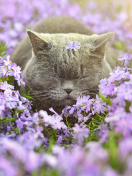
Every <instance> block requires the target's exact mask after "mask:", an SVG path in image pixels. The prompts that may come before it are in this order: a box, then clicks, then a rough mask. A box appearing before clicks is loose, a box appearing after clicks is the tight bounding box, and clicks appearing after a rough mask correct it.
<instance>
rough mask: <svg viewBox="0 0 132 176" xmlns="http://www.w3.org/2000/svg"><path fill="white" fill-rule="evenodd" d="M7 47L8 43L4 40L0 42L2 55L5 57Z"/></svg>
mask: <svg viewBox="0 0 132 176" xmlns="http://www.w3.org/2000/svg"><path fill="white" fill-rule="evenodd" d="M6 49H7V46H6V44H5V43H4V42H3V41H2V42H0V56H1V57H3V56H5V55H6V53H3V52H4V51H5V50H6Z"/></svg>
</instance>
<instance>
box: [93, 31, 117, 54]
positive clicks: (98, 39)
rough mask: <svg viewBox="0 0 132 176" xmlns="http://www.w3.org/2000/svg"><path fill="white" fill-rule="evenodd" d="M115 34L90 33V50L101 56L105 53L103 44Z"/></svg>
mask: <svg viewBox="0 0 132 176" xmlns="http://www.w3.org/2000/svg"><path fill="white" fill-rule="evenodd" d="M114 34H115V32H109V33H105V34H101V35H96V34H94V35H92V36H91V43H92V47H91V48H90V51H91V52H94V54H96V55H98V56H100V57H102V56H104V54H105V45H106V42H107V41H108V40H109V39H110V38H111V37H112V36H113V35H114Z"/></svg>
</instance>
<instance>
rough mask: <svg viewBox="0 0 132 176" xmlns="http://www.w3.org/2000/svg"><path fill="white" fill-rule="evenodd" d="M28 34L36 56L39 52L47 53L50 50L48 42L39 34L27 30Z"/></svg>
mask: <svg viewBox="0 0 132 176" xmlns="http://www.w3.org/2000/svg"><path fill="white" fill-rule="evenodd" d="M27 34H28V36H29V39H30V42H31V44H32V47H33V51H34V54H37V52H38V51H45V50H48V49H49V48H50V47H49V46H50V45H49V43H48V41H47V40H46V39H43V38H42V37H41V35H40V34H39V33H37V32H34V31H31V30H28V29H27Z"/></svg>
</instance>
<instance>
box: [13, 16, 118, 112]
mask: <svg viewBox="0 0 132 176" xmlns="http://www.w3.org/2000/svg"><path fill="white" fill-rule="evenodd" d="M27 33H28V36H29V37H28V36H26V37H25V38H24V39H23V40H22V42H21V43H20V44H19V45H18V47H17V48H16V50H15V52H14V54H13V55H12V57H11V60H12V61H13V62H16V63H17V64H18V65H19V66H21V67H22V69H23V70H24V75H25V80H26V86H25V87H22V89H23V91H26V90H29V89H31V88H32V91H31V96H32V97H33V98H35V99H36V101H35V103H34V106H35V108H36V109H37V110H40V109H44V110H48V109H49V108H50V107H53V108H54V109H55V110H56V111H57V112H61V110H62V108H64V107H65V106H66V105H72V104H74V103H75V100H76V98H77V97H78V96H83V95H90V96H91V97H95V94H96V93H97V92H98V85H99V82H100V80H101V79H102V78H105V77H108V76H109V72H110V71H111V70H112V68H113V67H114V65H115V62H114V61H112V60H111V58H112V57H114V52H113V51H112V50H111V49H110V48H109V47H107V46H106V42H107V41H108V40H109V39H110V38H111V37H112V36H113V34H114V33H113V32H111V33H106V34H102V35H97V34H94V35H92V34H93V32H92V31H91V30H90V29H88V28H87V27H86V26H85V25H84V24H83V23H81V22H79V21H77V20H76V19H74V18H70V17H50V18H47V19H44V20H42V21H41V22H40V23H38V24H37V25H36V26H34V27H33V29H32V30H27ZM29 39H30V40H29ZM75 41H79V42H81V48H80V49H78V50H76V51H74V50H66V49H65V47H66V45H67V44H68V42H75Z"/></svg>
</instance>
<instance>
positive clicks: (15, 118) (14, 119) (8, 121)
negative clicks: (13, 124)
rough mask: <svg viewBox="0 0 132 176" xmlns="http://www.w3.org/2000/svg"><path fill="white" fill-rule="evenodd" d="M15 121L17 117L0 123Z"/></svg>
mask: <svg viewBox="0 0 132 176" xmlns="http://www.w3.org/2000/svg"><path fill="white" fill-rule="evenodd" d="M16 119H17V117H14V118H11V119H5V120H1V121H0V123H5V122H9V121H15V120H16Z"/></svg>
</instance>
